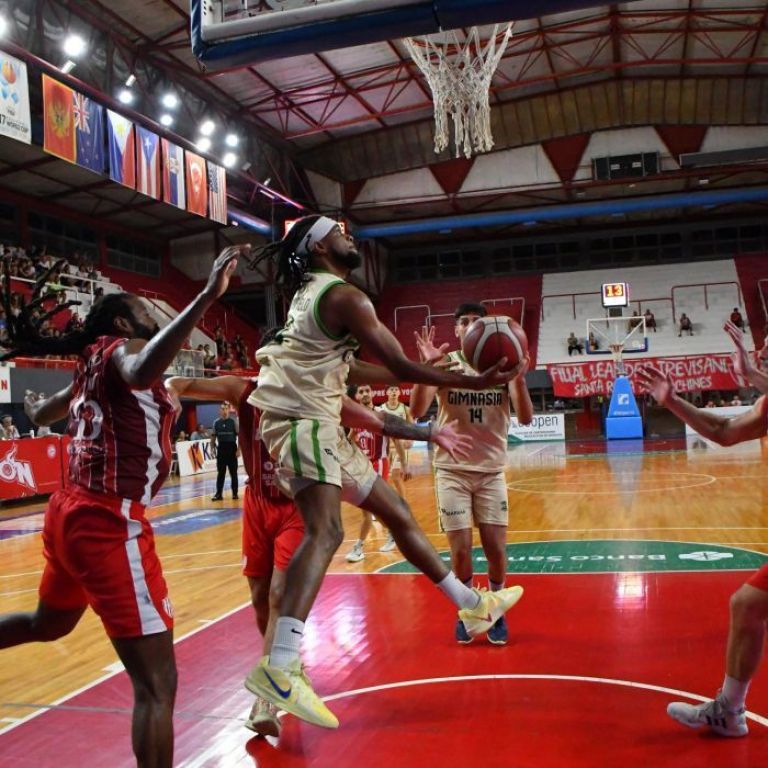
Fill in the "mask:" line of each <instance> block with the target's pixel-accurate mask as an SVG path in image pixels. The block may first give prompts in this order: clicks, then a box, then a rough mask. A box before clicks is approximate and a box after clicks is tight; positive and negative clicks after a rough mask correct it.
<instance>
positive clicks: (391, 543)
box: [379, 533, 397, 552]
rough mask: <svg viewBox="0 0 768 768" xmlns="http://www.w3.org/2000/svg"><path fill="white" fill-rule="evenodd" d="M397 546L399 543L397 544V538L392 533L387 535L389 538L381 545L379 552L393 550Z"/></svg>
mask: <svg viewBox="0 0 768 768" xmlns="http://www.w3.org/2000/svg"><path fill="white" fill-rule="evenodd" d="M396 546H397V544H395V540H394V539H393V538H392V534H391V533H390V534H389V535H388V536H387V540H386V541H385V542H384V543H383V544H382V545H381V546H380V547H379V552H392V551H393V550H394V549H395V547H396Z"/></svg>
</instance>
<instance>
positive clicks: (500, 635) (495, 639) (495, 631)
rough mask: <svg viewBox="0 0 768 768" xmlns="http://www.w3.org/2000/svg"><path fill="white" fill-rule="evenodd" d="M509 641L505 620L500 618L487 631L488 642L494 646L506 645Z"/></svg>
mask: <svg viewBox="0 0 768 768" xmlns="http://www.w3.org/2000/svg"><path fill="white" fill-rule="evenodd" d="M507 640H509V631H508V630H507V622H506V619H505V618H504V617H503V616H502V617H501V618H499V619H498V620H497V621H496V623H495V624H494V625H493V626H492V627H491V628H490V629H489V630H488V642H490V643H493V644H494V645H506V644H507Z"/></svg>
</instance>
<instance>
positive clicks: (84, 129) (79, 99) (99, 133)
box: [72, 91, 104, 173]
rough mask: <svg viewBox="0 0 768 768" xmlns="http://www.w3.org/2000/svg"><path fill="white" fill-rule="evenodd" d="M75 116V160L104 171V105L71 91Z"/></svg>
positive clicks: (92, 169)
mask: <svg viewBox="0 0 768 768" xmlns="http://www.w3.org/2000/svg"><path fill="white" fill-rule="evenodd" d="M72 109H73V112H74V116H75V147H76V149H77V151H76V155H75V161H76V162H77V164H78V165H82V166H83V168H88V169H89V170H91V171H96V173H103V172H104V107H102V106H101V104H97V103H96V102H95V101H94V100H93V99H89V98H88V97H87V96H83V94H82V93H78V92H77V91H73V93H72Z"/></svg>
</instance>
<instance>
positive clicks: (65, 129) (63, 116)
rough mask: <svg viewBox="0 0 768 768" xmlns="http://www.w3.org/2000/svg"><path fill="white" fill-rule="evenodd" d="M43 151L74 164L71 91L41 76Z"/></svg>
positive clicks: (73, 122)
mask: <svg viewBox="0 0 768 768" xmlns="http://www.w3.org/2000/svg"><path fill="white" fill-rule="evenodd" d="M43 122H44V124H45V131H44V140H43V149H44V150H45V151H46V152H50V153H51V154H52V155H56V157H60V158H61V159H62V160H69V162H70V163H74V162H75V116H74V114H73V109H72V89H71V88H69V87H68V86H66V85H63V84H62V83H60V82H59V81H58V80H53V79H52V78H50V77H48V75H43Z"/></svg>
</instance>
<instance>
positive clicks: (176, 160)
mask: <svg viewBox="0 0 768 768" xmlns="http://www.w3.org/2000/svg"><path fill="white" fill-rule="evenodd" d="M162 142H163V200H164V201H165V202H166V203H170V204H171V205H175V206H176V207H177V208H181V209H182V210H185V209H186V207H187V198H186V195H185V194H184V192H185V190H184V150H183V149H182V148H181V147H179V146H177V145H176V144H172V143H171V142H170V141H168V139H163V140H162Z"/></svg>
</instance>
